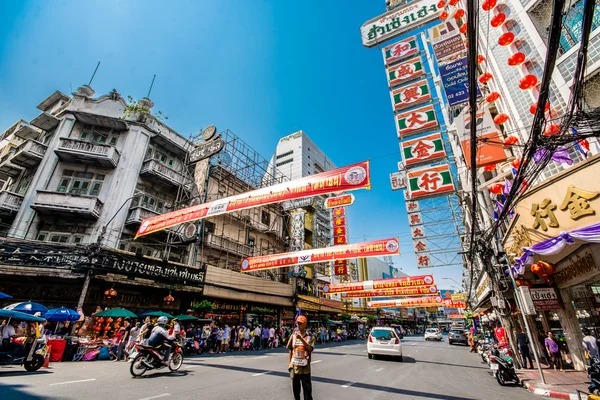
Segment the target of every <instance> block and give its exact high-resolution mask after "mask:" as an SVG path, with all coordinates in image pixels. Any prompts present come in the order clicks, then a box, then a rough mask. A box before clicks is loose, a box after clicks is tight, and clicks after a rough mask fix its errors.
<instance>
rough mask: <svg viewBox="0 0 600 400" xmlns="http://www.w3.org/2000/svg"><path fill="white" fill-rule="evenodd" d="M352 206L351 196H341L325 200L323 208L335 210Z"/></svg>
mask: <svg viewBox="0 0 600 400" xmlns="http://www.w3.org/2000/svg"><path fill="white" fill-rule="evenodd" d="M352 204H354V195H353V194H344V195H341V196H335V197H329V198H327V199H325V208H328V209H329V208H336V207H342V206H351V205H352Z"/></svg>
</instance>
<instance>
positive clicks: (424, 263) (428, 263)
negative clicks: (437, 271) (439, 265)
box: [415, 253, 433, 269]
mask: <svg viewBox="0 0 600 400" xmlns="http://www.w3.org/2000/svg"><path fill="white" fill-rule="evenodd" d="M415 257H416V259H417V267H418V268H419V269H420V268H431V267H433V264H432V260H431V256H430V255H429V253H427V254H425V253H421V254H415Z"/></svg>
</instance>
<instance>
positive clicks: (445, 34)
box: [429, 19, 466, 66]
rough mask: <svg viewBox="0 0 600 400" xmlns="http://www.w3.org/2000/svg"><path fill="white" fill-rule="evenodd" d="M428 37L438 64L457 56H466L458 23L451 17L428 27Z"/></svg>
mask: <svg viewBox="0 0 600 400" xmlns="http://www.w3.org/2000/svg"><path fill="white" fill-rule="evenodd" d="M429 37H430V38H431V46H432V47H433V52H434V53H435V58H436V59H437V61H438V65H439V66H441V65H444V64H445V63H446V62H448V61H451V60H452V59H456V58H457V57H464V56H466V48H465V44H464V42H463V39H462V36H461V35H460V31H459V29H458V25H457V24H456V22H455V21H453V20H452V19H448V20H446V21H444V22H442V23H441V24H439V25H436V26H434V27H433V28H431V29H429Z"/></svg>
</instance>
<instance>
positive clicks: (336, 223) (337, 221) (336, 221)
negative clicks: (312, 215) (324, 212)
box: [333, 217, 346, 227]
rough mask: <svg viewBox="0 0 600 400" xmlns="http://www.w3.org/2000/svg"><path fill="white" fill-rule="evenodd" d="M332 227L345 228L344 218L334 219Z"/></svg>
mask: <svg viewBox="0 0 600 400" xmlns="http://www.w3.org/2000/svg"><path fill="white" fill-rule="evenodd" d="M333 226H334V227H335V226H346V218H345V217H335V218H334V219H333Z"/></svg>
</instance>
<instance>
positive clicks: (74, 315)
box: [44, 307, 81, 322]
mask: <svg viewBox="0 0 600 400" xmlns="http://www.w3.org/2000/svg"><path fill="white" fill-rule="evenodd" d="M44 318H46V320H48V321H50V322H65V321H71V322H74V321H79V319H80V318H81V315H79V313H78V312H77V311H75V310H71V309H70V308H64V307H61V308H53V309H52V310H49V311H48V312H47V313H46V314H44Z"/></svg>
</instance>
